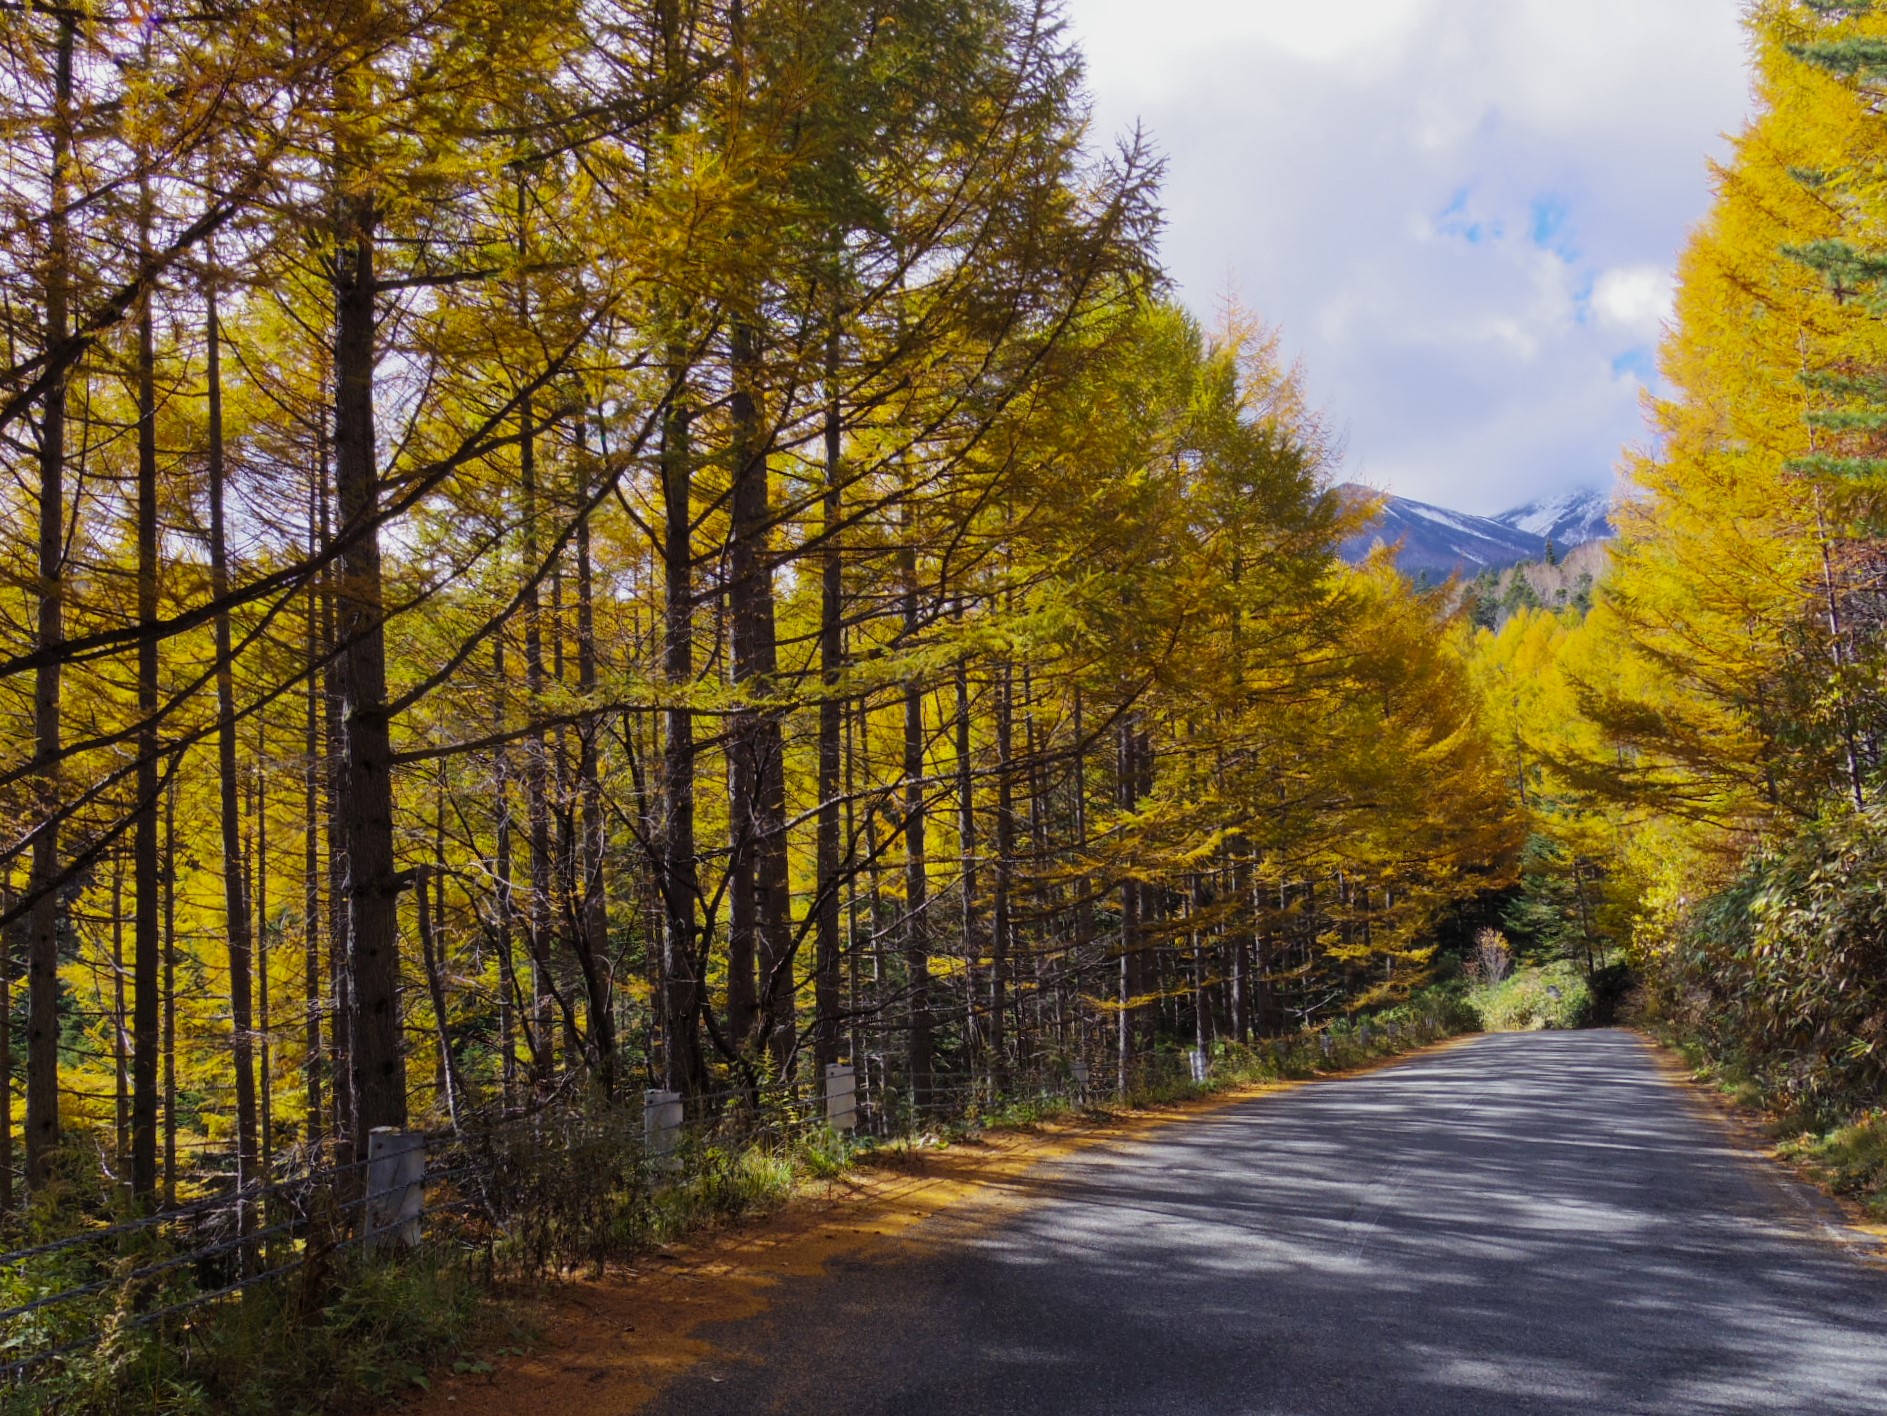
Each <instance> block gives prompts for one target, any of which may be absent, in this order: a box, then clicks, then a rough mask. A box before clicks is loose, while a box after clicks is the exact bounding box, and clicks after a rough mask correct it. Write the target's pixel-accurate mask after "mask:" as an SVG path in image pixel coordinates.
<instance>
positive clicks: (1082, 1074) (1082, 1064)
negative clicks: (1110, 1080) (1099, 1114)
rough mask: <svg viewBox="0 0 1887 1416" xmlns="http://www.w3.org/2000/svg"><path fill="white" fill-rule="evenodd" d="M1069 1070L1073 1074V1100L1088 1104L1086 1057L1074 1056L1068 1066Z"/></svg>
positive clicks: (1084, 1104)
mask: <svg viewBox="0 0 1887 1416" xmlns="http://www.w3.org/2000/svg"><path fill="white" fill-rule="evenodd" d="M1069 1071H1070V1072H1071V1073H1073V1075H1074V1082H1075V1100H1076V1101H1078V1102H1080V1103H1081V1104H1082V1105H1083V1106H1086V1105H1087V1104H1088V1059H1087V1058H1085V1057H1077V1058H1075V1060H1074V1065H1073V1066H1072V1067H1070V1068H1069Z"/></svg>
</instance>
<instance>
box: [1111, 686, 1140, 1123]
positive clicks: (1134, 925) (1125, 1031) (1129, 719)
mask: <svg viewBox="0 0 1887 1416" xmlns="http://www.w3.org/2000/svg"><path fill="white" fill-rule="evenodd" d="M1118 736H1119V744H1120V746H1119V754H1118V758H1117V762H1118V766H1117V768H1116V778H1117V780H1118V784H1119V785H1118V791H1119V800H1120V807H1121V810H1122V811H1125V812H1133V811H1135V810H1137V809H1138V807H1139V803H1140V772H1139V767H1138V764H1137V761H1136V758H1137V753H1136V751H1135V734H1134V720H1133V715H1132V714H1131V713H1129V714H1125V715H1123V716H1122V718H1121V720H1120V729H1119V734H1118ZM1140 922H1141V892H1140V885H1139V882H1138V881H1136V880H1134V879H1133V878H1132V877H1131V876H1128V877H1126V878H1124V879H1122V881H1121V882H1120V999H1119V1003H1118V1008H1117V1012H1116V1019H1117V1024H1118V1029H1119V1035H1118V1049H1117V1052H1118V1058H1117V1060H1118V1067H1119V1073H1120V1075H1119V1083H1120V1091H1121V1094H1122V1095H1123V1096H1124V1095H1126V1094H1127V1092H1128V1091H1130V1090H1131V1088H1132V1085H1133V1064H1134V1053H1135V1049H1134V1043H1135V1038H1134V1024H1135V1021H1136V1016H1137V1014H1138V1013H1139V1011H1140V1003H1139V998H1140V993H1141V991H1142V988H1143V976H1142V967H1141V964H1142V960H1141V957H1140V950H1141V941H1140Z"/></svg>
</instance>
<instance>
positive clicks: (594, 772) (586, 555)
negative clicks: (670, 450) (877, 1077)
mask: <svg viewBox="0 0 1887 1416" xmlns="http://www.w3.org/2000/svg"><path fill="white" fill-rule="evenodd" d="M589 502H590V483H589V461H588V451H587V449H581V450H579V453H578V457H577V504H578V506H579V507H583V508H586V509H585V510H584V511H582V512H581V519H580V520H579V521H578V522H577V547H576V550H577V692H578V693H580V694H582V695H583V701H584V702H585V703H586V704H588V703H590V702H592V701H593V700H594V699H595V697H596V585H595V572H594V568H593V566H592V565H591V560H590V514H589V512H588V510H587V507H588V506H589ZM598 731H599V724H598V722H597V720H596V715H595V714H594V713H586V714H585V715H584V718H583V720H582V722H581V723H579V724H578V726H577V790H578V793H579V796H580V802H579V809H580V810H581V812H582V835H581V837H580V839H579V843H578V849H577V852H576V868H577V872H578V876H579V880H580V883H579V886H578V890H579V895H578V908H577V934H576V937H577V959H578V963H579V964H580V965H581V967H582V969H583V986H584V990H585V991H586V992H587V993H588V995H589V1003H590V1010H589V1011H590V1018H589V1025H590V1048H591V1051H592V1053H593V1054H594V1056H595V1058H596V1083H597V1087H598V1089H599V1090H601V1092H602V1093H603V1096H604V1097H605V1098H612V1097H614V1096H615V1095H616V1069H617V1061H618V1059H617V1056H616V1008H615V996H614V995H615V987H614V979H613V977H612V970H611V968H610V962H609V894H608V881H607V879H606V877H605V874H604V867H605V865H606V863H607V862H606V857H607V855H608V838H607V836H606V835H605V828H604V825H603V781H602V769H601V764H600V763H599V761H598V755H597V734H598Z"/></svg>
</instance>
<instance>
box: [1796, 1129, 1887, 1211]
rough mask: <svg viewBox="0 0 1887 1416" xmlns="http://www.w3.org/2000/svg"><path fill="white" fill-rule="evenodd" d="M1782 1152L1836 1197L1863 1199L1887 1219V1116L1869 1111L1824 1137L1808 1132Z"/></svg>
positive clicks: (1824, 1134)
mask: <svg viewBox="0 0 1887 1416" xmlns="http://www.w3.org/2000/svg"><path fill="white" fill-rule="evenodd" d="M1780 1149H1781V1153H1782V1154H1783V1155H1784V1156H1785V1157H1787V1158H1788V1159H1790V1160H1797V1161H1801V1162H1803V1163H1805V1164H1806V1165H1807V1166H1808V1168H1809V1170H1810V1172H1811V1173H1812V1174H1813V1175H1814V1176H1815V1178H1816V1179H1817V1180H1819V1181H1820V1182H1821V1183H1822V1184H1824V1185H1826V1186H1827V1187H1828V1188H1829V1189H1831V1190H1833V1191H1834V1192H1835V1193H1836V1194H1838V1195H1848V1196H1850V1197H1852V1198H1855V1199H1859V1200H1861V1201H1862V1202H1863V1203H1865V1204H1866V1206H1867V1208H1868V1210H1869V1211H1870V1212H1872V1213H1873V1214H1875V1215H1876V1216H1879V1217H1882V1218H1887V1112H1884V1111H1869V1112H1867V1113H1865V1114H1864V1115H1862V1116H1860V1117H1859V1118H1857V1119H1856V1120H1855V1121H1853V1122H1851V1123H1850V1124H1848V1125H1846V1126H1838V1127H1836V1128H1835V1129H1834V1130H1832V1131H1828V1132H1825V1133H1823V1134H1820V1135H1817V1134H1814V1133H1813V1132H1805V1133H1803V1134H1802V1135H1800V1136H1798V1137H1796V1138H1795V1139H1794V1140H1790V1141H1785V1142H1784V1143H1783V1144H1782V1146H1781V1147H1780Z"/></svg>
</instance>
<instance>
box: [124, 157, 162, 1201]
mask: <svg viewBox="0 0 1887 1416" xmlns="http://www.w3.org/2000/svg"><path fill="white" fill-rule="evenodd" d="M151 221H152V208H151V189H150V182H149V180H148V178H146V179H141V180H140V182H139V187H138V258H139V262H140V264H141V265H142V266H144V267H146V268H148V266H149V264H150V260H151ZM151 304H152V295H151V292H150V291H149V290H148V289H147V290H146V292H145V295H144V298H143V299H142V300H141V301H140V302H139V307H138V355H137V405H138V450H137V464H138V472H137V505H136V516H137V596H138V628H139V631H140V632H139V636H138V655H137V659H138V662H137V682H138V694H137V705H138V730H137V744H138V764H137V804H136V806H135V808H134V815H133V818H132V827H131V829H132V838H131V874H132V888H133V890H134V891H135V893H136V897H137V903H136V909H137V914H136V918H135V921H134V924H133V928H132V938H131V950H132V963H131V975H132V986H133V990H134V992H133V996H132V1004H131V1194H132V1198H133V1199H134V1200H135V1201H136V1202H137V1203H139V1204H142V1205H146V1206H148V1205H150V1204H152V1203H153V1202H154V1201H155V1200H156V1197H157V1178H158V1177H157V1072H158V1046H159V1037H158V1011H159V1002H158V974H159V972H160V969H161V967H162V963H161V960H162V950H163V945H162V941H161V939H160V934H159V931H160V929H161V927H162V926H161V922H160V918H159V903H158V890H159V885H158V864H157V860H158V849H157V791H158V788H157V632H156V624H157V350H156V342H155V332H154V329H153V326H152V310H151Z"/></svg>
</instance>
